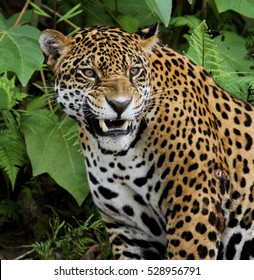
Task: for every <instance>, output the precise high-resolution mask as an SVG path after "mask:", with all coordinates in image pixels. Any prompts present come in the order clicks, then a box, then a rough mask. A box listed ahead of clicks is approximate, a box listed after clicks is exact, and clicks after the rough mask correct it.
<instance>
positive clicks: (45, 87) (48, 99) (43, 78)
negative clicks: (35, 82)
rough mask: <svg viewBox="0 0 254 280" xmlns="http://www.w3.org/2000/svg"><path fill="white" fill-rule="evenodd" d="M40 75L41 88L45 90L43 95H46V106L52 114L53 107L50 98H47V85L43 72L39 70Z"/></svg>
mask: <svg viewBox="0 0 254 280" xmlns="http://www.w3.org/2000/svg"><path fill="white" fill-rule="evenodd" d="M40 73H41V80H42V83H43V87H44V89H45V93H46V97H47V102H48V105H49V110H50V112H53V106H52V104H51V101H50V97H49V94H48V89H47V83H46V79H45V76H44V72H43V70H40Z"/></svg>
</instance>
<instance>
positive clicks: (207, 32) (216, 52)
mask: <svg viewBox="0 0 254 280" xmlns="http://www.w3.org/2000/svg"><path fill="white" fill-rule="evenodd" d="M156 22H160V23H161V28H160V37H161V39H162V41H163V42H164V43H165V44H167V45H168V46H170V47H172V48H174V49H176V50H179V51H181V52H184V53H185V54H186V55H187V56H189V57H190V58H191V59H192V60H193V61H195V62H196V63H198V64H201V65H203V66H204V67H205V68H206V69H207V70H208V71H210V72H211V73H212V74H213V76H214V78H215V79H216V81H217V82H218V83H219V84H220V85H221V86H222V87H224V88H225V89H227V90H228V91H230V92H231V93H233V94H235V95H236V96H238V97H240V98H242V99H244V100H247V101H249V102H253V101H254V98H253V89H254V79H253V76H254V72H253V67H254V63H253V51H254V2H253V1H242V0H229V1H223V0H202V1H201V0H175V1H173V0H161V1H156V0H143V1H136V0H125V1H123V0H71V1H64V0H55V1H48V0H34V1H31V0H28V1H14V0H9V1H5V0H3V1H1V3H0V53H1V55H0V226H1V229H0V246H1V247H2V248H5V244H4V242H6V238H5V237H6V235H9V234H10V233H11V235H10V236H13V235H15V234H18V233H19V234H20V232H24V235H26V236H27V238H26V239H25V240H23V237H22V238H20V239H21V240H19V241H18V244H26V245H27V244H30V243H32V245H31V247H32V248H33V249H34V250H35V252H37V255H38V256H39V258H56V251H57V253H58V256H57V257H58V258H68V256H69V258H78V257H80V256H81V254H82V251H86V248H88V247H89V246H88V244H90V245H91V244H93V245H94V243H96V244H100V246H99V247H100V248H101V250H102V251H103V250H104V251H103V252H104V255H103V258H105V257H108V256H109V255H108V251H107V248H108V247H107V244H106V243H107V242H106V241H105V240H106V238H105V233H104V231H103V228H102V225H101V224H100V223H99V222H98V223H97V221H96V220H97V218H96V217H97V215H96V211H95V209H94V208H93V206H92V202H91V198H90V195H89V189H88V185H87V180H86V176H85V167H84V162H83V157H82V154H81V152H80V148H79V144H78V141H77V136H76V126H77V125H76V123H75V121H73V120H72V119H70V118H69V117H67V116H65V115H63V114H62V112H61V110H60V109H59V107H58V106H57V104H55V100H54V89H53V85H54V82H53V80H54V78H53V76H52V73H51V72H50V71H49V69H48V68H47V66H46V65H44V64H43V61H44V57H43V54H42V52H41V50H40V48H39V45H38V38H39V35H40V31H41V30H43V29H46V28H55V29H58V30H59V31H61V32H63V33H65V34H69V35H71V34H73V33H74V32H75V31H76V30H78V29H80V28H82V27H86V26H91V25H112V26H120V27H122V28H123V29H125V30H127V31H129V32H135V31H136V30H137V29H138V28H139V27H143V26H148V25H151V24H154V23H156ZM94 213H95V215H94V217H93V218H90V216H91V215H92V214H94ZM72 216H76V217H79V218H80V219H82V220H83V221H86V222H83V223H82V222H80V220H77V219H73V218H71V217H72ZM52 221H54V223H53V222H52ZM73 232H74V235H72V233H73ZM77 232H78V233H77ZM81 232H82V233H83V237H84V238H85V239H84V238H83V237H81V234H80V233H81ZM20 235H22V234H20ZM73 236H76V239H75V238H74V237H73ZM92 236H93V238H92ZM2 239H3V240H5V241H4V242H2V241H1V240H2ZM70 240H72V242H73V246H74V247H75V248H77V250H76V252H73V251H72V250H71V248H69V247H68V248H69V251H67V252H66V251H64V248H65V249H66V244H71V242H70ZM65 242H66V243H65ZM75 242H76V243H75ZM104 245H105V247H103V246H104ZM53 248H58V249H57V250H56V249H53ZM103 248H104V249H103ZM105 248H106V249H105ZM0 250H1V249H0ZM105 252H106V253H105ZM14 255H15V254H14ZM0 257H2V256H1V252H0ZM3 257H5V258H6V256H5V255H4V256H3ZM12 257H13V256H9V258H12ZM7 258H8V256H7Z"/></svg>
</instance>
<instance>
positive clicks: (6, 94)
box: [0, 73, 28, 110]
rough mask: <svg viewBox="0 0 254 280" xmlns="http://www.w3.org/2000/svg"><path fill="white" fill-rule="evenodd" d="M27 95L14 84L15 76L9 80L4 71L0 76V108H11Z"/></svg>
mask: <svg viewBox="0 0 254 280" xmlns="http://www.w3.org/2000/svg"><path fill="white" fill-rule="evenodd" d="M27 96H28V94H26V93H23V92H20V90H19V89H18V88H17V87H16V86H15V76H14V77H13V78H12V79H10V80H9V79H8V77H7V74H6V73H4V74H3V75H1V76H0V110H10V109H12V108H13V107H14V106H15V105H17V104H18V103H19V102H20V101H22V100H23V99H24V98H26V97H27Z"/></svg>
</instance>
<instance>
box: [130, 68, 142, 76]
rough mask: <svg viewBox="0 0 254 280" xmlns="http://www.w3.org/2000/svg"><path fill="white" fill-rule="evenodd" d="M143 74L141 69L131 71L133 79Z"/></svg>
mask: <svg viewBox="0 0 254 280" xmlns="http://www.w3.org/2000/svg"><path fill="white" fill-rule="evenodd" d="M140 72H141V68H140V67H132V68H131V69H130V75H131V77H137V76H138V75H139V74H140Z"/></svg>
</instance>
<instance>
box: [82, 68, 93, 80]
mask: <svg viewBox="0 0 254 280" xmlns="http://www.w3.org/2000/svg"><path fill="white" fill-rule="evenodd" d="M82 74H83V75H84V76H86V77H87V78H95V77H96V72H95V71H94V70H93V69H91V68H87V69H83V70H82Z"/></svg>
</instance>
